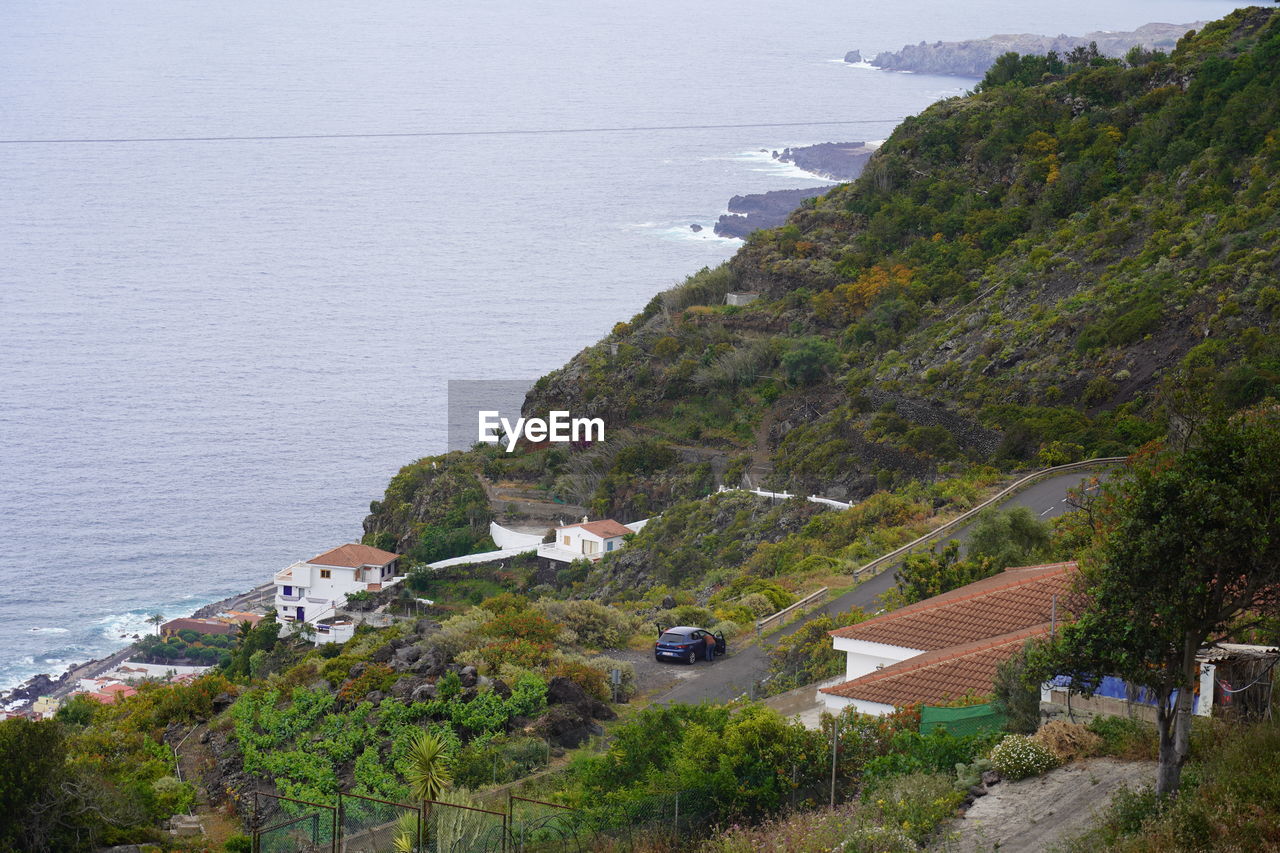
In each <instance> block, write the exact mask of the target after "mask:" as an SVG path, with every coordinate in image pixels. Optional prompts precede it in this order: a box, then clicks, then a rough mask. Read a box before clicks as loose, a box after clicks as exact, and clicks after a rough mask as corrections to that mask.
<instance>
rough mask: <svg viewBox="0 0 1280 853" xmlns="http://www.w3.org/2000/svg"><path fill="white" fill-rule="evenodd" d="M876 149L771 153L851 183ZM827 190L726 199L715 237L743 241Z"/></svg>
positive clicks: (856, 146) (835, 145) (845, 146)
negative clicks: (753, 232)
mask: <svg viewBox="0 0 1280 853" xmlns="http://www.w3.org/2000/svg"><path fill="white" fill-rule="evenodd" d="M875 150H876V149H875V146H873V145H868V144H867V143H865V142H821V143H819V144H817V145H807V146H804V147H802V148H784V149H783V150H782V151H781V152H778V151H775V152H773V158H774V159H775V160H780V161H782V162H784V163H793V164H794V165H796V166H798V167H799V168H801V169H804V170H805V171H806V172H812V173H813V174H815V175H818V176H820V177H823V178H827V179H829V180H832V181H852V180H853V179H854V178H856V177H858V175H861V174H862V169H863V167H865V166H866V165H867V161H868V160H870V159H871V155H872V154H874V153H875ZM829 189H831V187H829V186H828V187H806V188H803V189H797V190H774V191H773V192H767V193H752V194H751V195H735V196H734V197H733V198H731V199H729V212H728V213H726V214H724V215H723V216H721V217H720V221H719V222H717V223H716V226H715V232H716V235H717V236H719V237H739V238H745V237H746V236H747V235H748V234H750V233H751V232H752V231H755V230H756V229H759V228H777V227H778V226H779V225H782V224H784V223H785V222H786V221H787V217H788V216H789V215H790V214H791V211H793V210H795V209H796V208H797V207H799V206H800V204H801V203H802V202H803V201H804V200H805V199H809V198H815V197H817V196H820V195H822V194H823V193H825V192H826V191H827V190H829Z"/></svg>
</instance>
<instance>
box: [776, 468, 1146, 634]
mask: <svg viewBox="0 0 1280 853" xmlns="http://www.w3.org/2000/svg"><path fill="white" fill-rule="evenodd" d="M1127 458H1128V457H1127V456H1104V457H1100V458H1098V459H1085V460H1082V461H1080V462H1068V463H1067V464H1066V465H1055V466H1054V467H1052V468H1045V469H1043V470H1040V471H1036V472H1035V473H1034V474H1028V475H1027V476H1025V477H1023V478H1021V479H1019V480H1015V481H1014V482H1013V483H1011V484H1009V485H1008V486H1006V487H1005V488H1003V489H1001V490H1000V491H999V492H997V493H996V494H994V495H992V496H991V497H989V498H987V499H986V500H985V501H983V502H982V503H980V504H978V505H977V506H975V507H974V508H973V509H971V510H968V511H966V512H963V513H961V514H960V515H957V516H956V517H955V518H953V519H951V520H950V521H948V522H947V523H946V524H941V525H939V526H937V527H935V528H934V529H933V530H930V531H929V532H928V533H926V534H925V535H923V536H921V537H919V538H917V539H913V540H911V541H910V542H908V543H907V544H906V545H903V546H901V547H899V548H895V549H893V550H892V551H890V552H889V553H888V554H883V555H881V556H879V557H876V558H875V559H874V560H872V561H871V562H869V563H867V564H865V565H863V566H860V567H859V568H858V569H857V570H856V571H854V573H853V577H854V579H855V580H863V579H865V578H868V577H870V576H872V575H875V574H879V573H880V572H881V571H882V570H883V569H885V568H886V567H887V566H889V565H892V564H893V563H896V562H897V561H898V560H900V559H902V558H903V557H905V556H906V555H907V554H909V553H911V551H913V550H914V549H916V548H918V547H919V546H921V545H925V544H928V543H931V542H932V541H933V540H935V539H938V538H940V537H943V536H946V535H947V534H948V533H950V532H952V531H953V530H955V529H957V528H959V527H963V526H964V525H966V524H968V523H969V522H970V521H972V520H973V519H974V518H975V517H977V515H978V514H979V513H981V512H982V511H983V510H985V509H989V508H990V507H992V506H994V505H996V504H999V503H1002V502H1003V501H1005V500H1006V499H1008V498H1009V497H1010V496H1011V495H1013V494H1014V493H1015V492H1017V491H1019V490H1021V489H1024V488H1026V487H1027V486H1029V485H1031V484H1032V483H1034V482H1036V481H1037V480H1043V479H1045V478H1046V477H1055V476H1057V475H1058V474H1067V473H1070V472H1071V471H1083V470H1087V469H1089V468H1101V467H1103V466H1106V465H1118V464H1120V463H1121V462H1123V461H1125V459H1127ZM826 594H827V588H826V587H825V586H824V587H823V588H822V589H820V590H818V591H816V592H813V593H810V594H809V595H807V596H805V597H804V598H802V599H801V600H800V601H797V602H796V603H795V604H793V605H791V606H790V607H787V608H785V609H783V610H779V611H778V612H777V613H774V614H773V615H772V616H766V617H764V618H763V619H759V620H757V621H756V634H757V635H759V634H760V633H761V632H763V631H765V630H767V629H768V628H771V627H772V626H774V625H775V624H781V622H782V621H785V620H786V618H787V617H788V616H790V615H792V614H793V613H795V612H797V611H798V610H802V609H803V608H804V607H806V606H808V605H809V604H811V603H812V600H813V599H814V598H815V597H817V596H825V595H826Z"/></svg>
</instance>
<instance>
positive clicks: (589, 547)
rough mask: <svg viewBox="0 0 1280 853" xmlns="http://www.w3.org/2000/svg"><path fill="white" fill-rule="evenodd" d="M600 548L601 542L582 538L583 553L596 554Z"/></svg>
mask: <svg viewBox="0 0 1280 853" xmlns="http://www.w3.org/2000/svg"><path fill="white" fill-rule="evenodd" d="M598 550H600V543H599V542H592V541H591V540H590V539H583V540H582V553H584V554H594V553H595V552H596V551H598Z"/></svg>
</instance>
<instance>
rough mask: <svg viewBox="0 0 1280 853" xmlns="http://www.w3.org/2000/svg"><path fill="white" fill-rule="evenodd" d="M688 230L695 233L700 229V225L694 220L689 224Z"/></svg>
mask: <svg viewBox="0 0 1280 853" xmlns="http://www.w3.org/2000/svg"><path fill="white" fill-rule="evenodd" d="M689 230H690V231H692V232H693V233H694V234H697V233H698V232H699V231H701V230H702V226H701V225H699V224H698V223H696V222H695V223H693V224H692V225H690V226H689Z"/></svg>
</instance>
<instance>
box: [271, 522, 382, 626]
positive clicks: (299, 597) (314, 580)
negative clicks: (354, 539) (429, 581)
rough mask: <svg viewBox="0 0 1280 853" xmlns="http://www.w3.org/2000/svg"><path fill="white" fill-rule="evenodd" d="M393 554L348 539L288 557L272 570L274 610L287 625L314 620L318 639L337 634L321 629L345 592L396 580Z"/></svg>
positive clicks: (375, 587) (373, 588)
mask: <svg viewBox="0 0 1280 853" xmlns="http://www.w3.org/2000/svg"><path fill="white" fill-rule="evenodd" d="M399 559H400V555H399V554H392V553H391V552H390V551H383V550H382V549H380V548H373V547H370V546H368V545H358V544H355V543H351V544H348V545H339V546H338V547H337V548H332V549H330V550H328V551H325V552H324V553H323V554H317V555H316V556H314V557H312V558H311V559H310V560H307V561H305V562H298V563H294V564H293V565H292V566H289V568H287V569H284V570H283V571H279V572H276V576H275V584H276V595H275V608H276V613H277V614H278V615H279V618H280V621H281V622H282V623H284V624H286V625H289V626H294V627H297V626H300V625H302V624H307V623H309V624H311V625H314V626H315V627H316V630H317V634H318V635H317V640H318V641H320V640H337V638H336V637H332V636H327V635H329V634H330V633H331V629H332V627H333V625H334V624H335V623H334V621H333V616H334V615H335V614H336V613H337V611H338V609H339V608H341V607H344V606H345V605H346V603H347V596H348V595H350V594H351V593H356V592H378V591H380V590H382V589H385V588H387V587H389V586H392V585H394V584H396V583H398V582H399V581H400V580H401V578H402V577H403V575H399V574H397V563H398V561H399ZM348 627H349V625H348ZM326 629H330V630H326ZM321 635H325V636H321Z"/></svg>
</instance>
